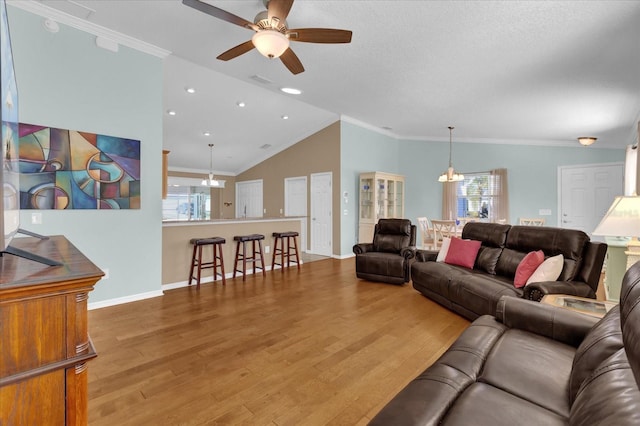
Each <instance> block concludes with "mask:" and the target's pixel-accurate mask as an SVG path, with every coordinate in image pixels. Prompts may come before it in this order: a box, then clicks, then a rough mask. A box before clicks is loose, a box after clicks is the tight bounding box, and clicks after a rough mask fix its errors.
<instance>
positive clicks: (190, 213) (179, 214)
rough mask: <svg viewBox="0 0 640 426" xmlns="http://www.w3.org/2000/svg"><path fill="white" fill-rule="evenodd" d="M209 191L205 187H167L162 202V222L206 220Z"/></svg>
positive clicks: (209, 213)
mask: <svg viewBox="0 0 640 426" xmlns="http://www.w3.org/2000/svg"><path fill="white" fill-rule="evenodd" d="M210 218H211V191H210V189H209V188H207V187H196V186H169V188H168V191H167V198H166V199H164V200H162V220H208V219H210Z"/></svg>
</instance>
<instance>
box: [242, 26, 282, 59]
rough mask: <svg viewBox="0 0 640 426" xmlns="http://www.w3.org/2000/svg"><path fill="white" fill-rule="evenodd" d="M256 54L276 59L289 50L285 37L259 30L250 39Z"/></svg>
mask: <svg viewBox="0 0 640 426" xmlns="http://www.w3.org/2000/svg"><path fill="white" fill-rule="evenodd" d="M251 41H252V42H253V45H254V46H255V47H256V49H258V52H260V53H261V54H263V55H264V56H266V57H267V58H278V57H280V55H282V54H283V53H284V52H285V50H287V49H288V48H289V39H288V38H287V36H285V35H284V34H282V33H281V32H280V31H276V30H260V31H258V32H257V33H255V34H254V35H253V37H252V38H251Z"/></svg>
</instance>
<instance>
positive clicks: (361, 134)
mask: <svg viewBox="0 0 640 426" xmlns="http://www.w3.org/2000/svg"><path fill="white" fill-rule="evenodd" d="M340 137H341V141H340V142H341V167H342V180H341V186H342V187H341V191H342V192H344V191H348V192H349V194H350V196H349V203H348V204H345V202H344V199H343V200H342V209H341V213H343V212H344V210H345V209H347V210H348V215H346V216H345V215H342V222H341V227H342V235H341V255H342V256H347V255H349V254H350V253H352V246H353V244H355V242H356V240H357V231H358V175H359V174H360V173H362V172H370V171H383V172H390V173H398V174H401V175H404V176H405V179H406V199H405V213H406V217H407V218H409V219H411V220H412V221H414V222H415V220H416V218H417V217H419V216H427V217H430V218H440V217H441V216H442V184H441V183H439V182H437V179H438V176H439V175H440V174H441V173H442V172H444V171H445V170H446V168H447V166H448V160H449V143H448V142H428V141H415V140H396V139H394V138H392V137H390V136H385V135H382V134H380V133H378V132H376V131H373V130H370V129H366V128H363V127H360V126H358V125H355V124H352V123H348V122H344V121H342V122H341V135H340ZM623 161H624V149H598V148H596V147H589V148H586V147H582V146H579V145H578V144H577V143H576V147H575V148H573V147H559V148H555V147H547V146H530V145H503V144H477V143H458V142H455V140H454V144H453V165H454V167H455V169H456V170H457V171H460V172H463V173H464V172H482V171H488V170H491V169H495V168H507V170H508V177H509V197H510V203H509V207H510V216H511V217H510V221H511V222H512V223H513V222H515V221H517V220H518V218H519V217H531V216H533V217H537V216H539V215H538V210H539V209H550V210H551V216H547V217H546V219H547V223H548V224H549V226H557V214H558V210H557V209H558V200H557V197H558V191H557V188H558V183H557V175H558V167H559V166H567V165H578V164H580V165H582V164H594V163H612V162H623Z"/></svg>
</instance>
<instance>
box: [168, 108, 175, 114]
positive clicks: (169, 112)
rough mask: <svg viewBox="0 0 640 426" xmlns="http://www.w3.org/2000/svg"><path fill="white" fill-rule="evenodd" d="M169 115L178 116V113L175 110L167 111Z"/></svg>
mask: <svg viewBox="0 0 640 426" xmlns="http://www.w3.org/2000/svg"><path fill="white" fill-rule="evenodd" d="M167 114H169V115H176V112H175V111H174V110H172V109H170V110H167Z"/></svg>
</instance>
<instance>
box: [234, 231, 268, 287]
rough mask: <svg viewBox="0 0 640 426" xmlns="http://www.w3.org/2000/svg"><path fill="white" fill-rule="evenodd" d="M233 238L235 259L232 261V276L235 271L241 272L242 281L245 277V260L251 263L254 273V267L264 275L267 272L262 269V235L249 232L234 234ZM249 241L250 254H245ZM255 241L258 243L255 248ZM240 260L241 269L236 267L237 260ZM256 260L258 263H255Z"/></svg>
mask: <svg viewBox="0 0 640 426" xmlns="http://www.w3.org/2000/svg"><path fill="white" fill-rule="evenodd" d="M233 240H234V241H236V260H235V262H234V263H233V277H234V278H235V277H236V272H242V281H245V280H246V279H247V262H249V263H253V273H254V274H255V272H256V269H262V275H263V276H266V275H267V273H266V272H265V270H264V256H263V254H262V240H264V235H262V234H251V235H236V236H235V237H233ZM248 242H251V256H247V243H248ZM256 242H257V243H258V248H256ZM241 243H242V251H240V244H241ZM240 260H242V269H241V270H240V269H238V261H240ZM257 262H260V265H262V266H258V265H256V263H257Z"/></svg>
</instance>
